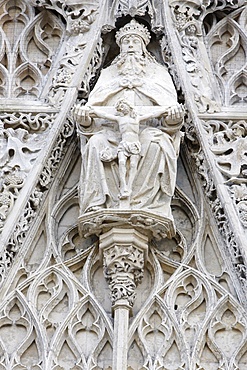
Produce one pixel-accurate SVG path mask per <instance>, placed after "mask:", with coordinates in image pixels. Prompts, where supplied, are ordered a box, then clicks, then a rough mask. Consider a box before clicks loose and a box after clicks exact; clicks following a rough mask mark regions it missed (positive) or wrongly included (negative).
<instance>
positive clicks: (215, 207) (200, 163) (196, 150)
mask: <svg viewBox="0 0 247 370" xmlns="http://www.w3.org/2000/svg"><path fill="white" fill-rule="evenodd" d="M220 123H222V122H220ZM213 126H214V125H213ZM216 127H217V126H216ZM186 131H187V132H188V135H186V137H187V139H188V141H187V145H188V147H189V148H190V152H191V155H192V157H193V158H194V159H195V165H196V167H197V171H198V174H199V176H200V178H201V180H202V182H203V187H204V189H205V194H206V196H207V198H208V200H209V204H210V206H211V209H212V212H213V214H214V217H215V219H216V222H217V225H218V229H219V232H220V233H221V235H222V237H223V238H224V240H225V242H226V245H227V247H228V251H229V252H230V255H231V258H232V263H233V265H234V268H235V270H236V272H237V275H238V276H239V279H240V281H241V283H242V284H243V288H244V289H246V284H247V283H246V279H247V268H246V265H245V263H244V260H243V256H242V252H241V248H240V246H239V244H238V242H237V240H236V237H235V235H234V232H233V231H232V230H231V226H230V224H229V221H228V218H227V215H226V213H225V210H224V208H223V206H222V204H221V201H220V199H219V198H218V195H217V190H216V186H215V183H214V181H213V180H212V175H211V172H210V169H209V166H208V163H207V162H206V158H205V155H204V153H203V151H202V149H201V147H200V145H199V144H198V140H197V136H196V133H195V128H194V125H193V124H192V123H191V124H189V123H188V122H187V125H186ZM196 142H197V144H196ZM236 186H239V185H236ZM243 186H244V187H245V184H244V185H243ZM233 189H234V190H233V191H235V187H234V188H233ZM238 189H239V188H238ZM239 193H240V194H242V192H239ZM240 213H241V211H240ZM245 215H246V213H245V206H244V209H243V215H242V217H244V218H245Z"/></svg>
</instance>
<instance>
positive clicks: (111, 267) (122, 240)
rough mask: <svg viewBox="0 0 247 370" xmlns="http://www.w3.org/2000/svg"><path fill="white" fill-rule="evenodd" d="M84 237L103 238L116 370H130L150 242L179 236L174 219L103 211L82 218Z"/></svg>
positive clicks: (100, 244)
mask: <svg viewBox="0 0 247 370" xmlns="http://www.w3.org/2000/svg"><path fill="white" fill-rule="evenodd" d="M79 230H80V233H81V235H82V236H84V237H87V236H90V235H93V234H95V235H98V236H99V250H100V256H101V259H102V263H103V267H104V275H105V278H106V280H107V282H108V284H109V287H110V290H111V301H112V315H113V317H114V340H113V367H112V369H113V370H126V369H127V357H128V328H129V317H130V316H131V315H132V308H133V305H134V301H135V296H136V287H137V285H138V284H140V283H141V281H142V278H143V274H144V266H145V261H146V259H147V253H148V244H149V241H150V239H152V238H156V239H161V238H166V237H168V238H171V237H173V236H174V235H175V227H174V223H173V220H172V219H169V218H166V217H162V216H161V215H159V214H154V213H151V212H148V211H138V210H126V209H123V210H121V209H120V210H115V209H104V210H103V209H102V210H98V211H95V212H89V213H86V214H84V215H82V216H81V217H79Z"/></svg>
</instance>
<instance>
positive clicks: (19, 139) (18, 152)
mask: <svg viewBox="0 0 247 370" xmlns="http://www.w3.org/2000/svg"><path fill="white" fill-rule="evenodd" d="M54 118H55V114H47V113H38V114H33V113H20V112H18V113H2V114H0V174H1V179H2V180H1V181H0V230H1V229H2V228H3V226H4V223H5V221H6V218H7V216H8V214H9V213H10V211H11V209H12V208H13V206H14V202H15V200H16V198H17V196H18V194H19V191H20V190H21V188H22V187H23V185H24V181H25V179H26V176H27V174H28V172H29V171H30V169H31V168H32V166H33V163H34V161H35V159H36V158H37V155H38V153H39V151H40V150H41V148H42V147H43V146H44V144H45V139H46V135H47V132H46V129H47V128H48V127H49V126H50V125H51V123H52V122H53V121H54Z"/></svg>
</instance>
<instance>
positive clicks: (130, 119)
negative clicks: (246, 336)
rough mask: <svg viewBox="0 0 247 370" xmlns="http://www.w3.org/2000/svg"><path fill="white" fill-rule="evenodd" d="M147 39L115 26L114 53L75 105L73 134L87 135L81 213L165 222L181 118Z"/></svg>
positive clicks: (141, 29) (141, 31)
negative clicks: (138, 215)
mask: <svg viewBox="0 0 247 370" xmlns="http://www.w3.org/2000/svg"><path fill="white" fill-rule="evenodd" d="M149 40H150V34H149V32H148V30H147V28H146V27H145V26H143V25H141V24H139V23H138V22H136V21H135V20H132V21H131V22H130V23H128V24H126V25H125V26H124V27H123V28H121V29H120V30H119V31H118V32H117V34H116V42H117V44H118V45H119V46H120V54H119V56H117V58H116V59H115V60H114V61H113V63H112V65H111V66H109V67H108V68H106V69H104V70H103V71H102V72H101V75H100V77H99V80H98V82H97V83H96V85H95V87H94V89H93V91H92V92H91V94H90V96H89V99H88V103H87V104H86V106H85V107H83V106H80V105H79V106H76V107H75V110H74V115H75V119H76V121H77V123H78V127H79V132H80V133H81V134H82V135H83V136H84V137H89V140H88V142H87V144H86V145H85V146H84V147H83V148H82V156H83V164H82V174H81V185H80V200H81V202H80V203H81V212H82V213H85V212H89V211H96V210H98V209H101V208H103V209H105V208H110V209H119V208H128V209H135V210H136V209H142V210H147V211H151V212H155V213H158V214H162V215H163V216H165V217H168V218H171V212H170V202H171V197H172V195H173V193H174V189H175V181H176V162H177V155H178V150H179V143H180V136H181V134H180V132H179V129H180V128H181V125H182V121H183V115H184V113H183V108H182V106H181V105H179V104H178V102H177V95H176V91H175V87H174V85H173V82H172V79H171V77H170V75H169V73H168V72H167V70H166V68H165V67H164V66H162V65H160V64H158V63H157V62H156V61H155V60H154V58H153V57H152V56H151V54H150V53H149V52H148V51H147V49H146V45H147V44H148V43H149ZM155 117H159V119H158V120H157V119H156V120H154V118H155ZM113 122H115V124H114V123H113ZM116 122H117V123H118V125H116ZM126 142H130V143H131V144H130V145H129V144H126ZM130 147H131V148H130ZM126 179H127V180H126ZM123 199H127V203H124V205H123V203H122V204H121V201H122V200H123Z"/></svg>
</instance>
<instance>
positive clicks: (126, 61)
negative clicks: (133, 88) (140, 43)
mask: <svg viewBox="0 0 247 370" xmlns="http://www.w3.org/2000/svg"><path fill="white" fill-rule="evenodd" d="M115 63H116V65H117V68H118V70H119V74H120V75H124V76H126V75H127V76H138V77H142V76H143V75H144V74H145V66H146V64H147V59H146V57H145V56H143V55H142V54H138V53H133V54H130V53H121V54H120V55H119V56H118V57H117V58H116V59H115Z"/></svg>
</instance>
